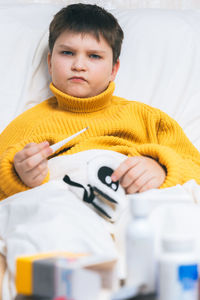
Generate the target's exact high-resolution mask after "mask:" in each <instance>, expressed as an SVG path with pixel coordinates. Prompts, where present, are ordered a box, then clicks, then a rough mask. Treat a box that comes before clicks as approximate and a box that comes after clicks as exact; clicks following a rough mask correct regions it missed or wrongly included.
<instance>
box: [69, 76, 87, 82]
mask: <svg viewBox="0 0 200 300" xmlns="http://www.w3.org/2000/svg"><path fill="white" fill-rule="evenodd" d="M69 80H70V81H73V82H83V81H87V80H86V79H85V78H84V77H80V76H73V77H71V78H69Z"/></svg>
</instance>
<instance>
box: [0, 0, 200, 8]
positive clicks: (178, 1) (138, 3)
mask: <svg viewBox="0 0 200 300" xmlns="http://www.w3.org/2000/svg"><path fill="white" fill-rule="evenodd" d="M79 2H83V3H95V4H98V5H102V6H104V7H106V8H164V9H200V0H0V4H17V3H63V4H65V3H66V4H71V3H79Z"/></svg>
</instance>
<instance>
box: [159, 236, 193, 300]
mask: <svg viewBox="0 0 200 300" xmlns="http://www.w3.org/2000/svg"><path fill="white" fill-rule="evenodd" d="M161 244H162V253H161V257H160V259H159V264H158V299H159V300H198V264H197V262H198V260H197V256H196V254H195V247H194V246H195V245H194V238H193V237H191V236H187V235H185V236H184V235H183V236H180V235H179V236H176V235H174V236H173V235H171V236H164V237H163V239H162V240H161Z"/></svg>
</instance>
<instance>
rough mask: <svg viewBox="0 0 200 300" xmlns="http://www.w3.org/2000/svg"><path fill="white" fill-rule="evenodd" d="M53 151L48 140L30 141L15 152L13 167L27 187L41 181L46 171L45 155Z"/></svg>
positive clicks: (38, 183) (34, 185) (46, 161)
mask: <svg viewBox="0 0 200 300" xmlns="http://www.w3.org/2000/svg"><path fill="white" fill-rule="evenodd" d="M52 153H53V150H52V149H51V148H50V147H49V143H48V142H42V143H40V144H35V143H30V144H27V145H26V146H25V147H24V149H22V150H21V151H19V152H17V153H16V154H15V157H14V167H15V170H16V172H17V174H18V175H19V177H20V178H21V180H22V181H23V182H24V183H25V184H26V185H27V186H29V187H36V186H38V185H40V184H41V183H42V181H43V180H44V179H45V177H46V175H47V173H48V160H47V157H48V156H49V155H51V154H52Z"/></svg>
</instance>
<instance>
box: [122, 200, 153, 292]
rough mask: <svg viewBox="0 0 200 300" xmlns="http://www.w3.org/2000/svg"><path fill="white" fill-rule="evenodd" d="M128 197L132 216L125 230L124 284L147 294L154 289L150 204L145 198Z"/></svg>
mask: <svg viewBox="0 0 200 300" xmlns="http://www.w3.org/2000/svg"><path fill="white" fill-rule="evenodd" d="M129 199H130V208H131V215H132V218H131V221H130V223H129V224H128V226H127V232H126V266H127V279H126V285H127V286H128V287H132V288H134V287H135V288H136V289H138V290H139V291H141V293H144V294H148V293H151V292H154V291H155V240H154V231H153V228H152V226H151V224H150V222H149V210H150V206H149V201H148V199H146V198H140V197H134V196H133V197H130V198H129ZM139 293H140V292H139Z"/></svg>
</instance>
